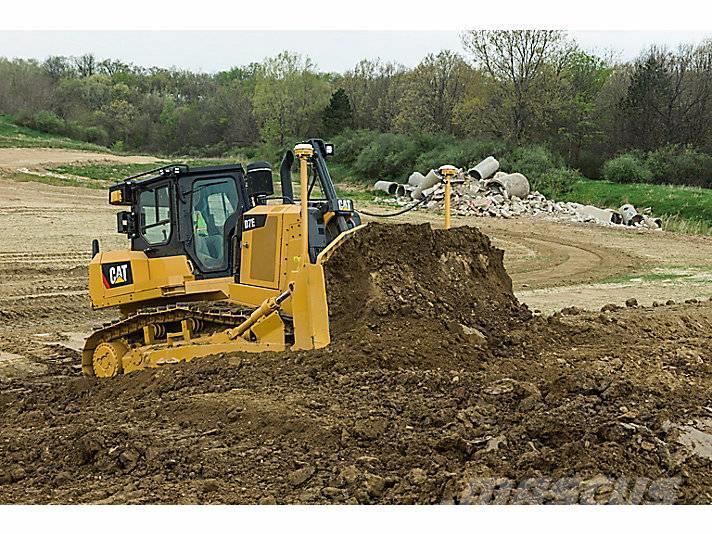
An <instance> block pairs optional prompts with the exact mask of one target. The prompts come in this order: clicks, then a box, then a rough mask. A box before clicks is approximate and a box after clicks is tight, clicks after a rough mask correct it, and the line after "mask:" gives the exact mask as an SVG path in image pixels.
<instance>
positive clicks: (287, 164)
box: [279, 150, 294, 204]
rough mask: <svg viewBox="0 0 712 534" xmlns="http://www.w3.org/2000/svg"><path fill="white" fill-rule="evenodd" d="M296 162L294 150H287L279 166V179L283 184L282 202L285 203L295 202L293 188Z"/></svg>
mask: <svg viewBox="0 0 712 534" xmlns="http://www.w3.org/2000/svg"><path fill="white" fill-rule="evenodd" d="M293 163H294V152H292V151H291V150H287V151H286V152H285V153H284V157H283V158H282V164H281V165H280V166H279V181H280V184H281V185H282V202H283V203H284V204H294V191H293V189H292V164H293Z"/></svg>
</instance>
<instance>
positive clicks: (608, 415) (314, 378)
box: [0, 150, 712, 503]
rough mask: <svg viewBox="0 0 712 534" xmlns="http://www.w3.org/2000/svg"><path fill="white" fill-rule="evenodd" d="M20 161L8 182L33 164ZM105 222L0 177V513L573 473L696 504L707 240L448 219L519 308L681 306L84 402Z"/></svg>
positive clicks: (285, 365) (39, 187)
mask: <svg viewBox="0 0 712 534" xmlns="http://www.w3.org/2000/svg"><path fill="white" fill-rule="evenodd" d="M5 152H6V151H4V150H0V166H2V165H3V163H2V162H3V161H4V160H3V159H2V158H6V161H9V160H7V158H8V157H10V156H8V155H7V154H6V153H5ZM26 152H28V153H27V154H24V153H23V154H24V155H23V156H22V157H23V158H25V159H21V160H20V159H16V160H12V161H11V162H10V163H9V164H10V165H17V166H20V165H26V166H29V165H35V164H36V165H40V164H41V163H42V162H43V158H45V156H44V155H43V154H44V153H45V151H43V150H28V151H26ZM34 152H37V153H39V154H37V155H34V156H33V155H31V154H29V153H34ZM62 152H64V151H62ZM81 154H82V155H85V154H86V153H81ZM99 156H101V159H105V158H106V155H104V154H101V155H97V157H99ZM62 157H63V156H62ZM71 157H74V156H67V158H69V159H68V160H66V161H76V160H72V159H71ZM32 158H34V159H32ZM20 161H21V163H20ZM30 161H34V162H35V163H29V162H30ZM62 161H65V160H62ZM26 162H27V163H26ZM57 162H58V160H57V159H55V157H54V156H53V163H57ZM6 165H8V163H6ZM115 211H116V209H115V208H113V207H111V206H109V205H108V204H107V203H106V193H105V192H103V191H96V190H87V189H83V188H78V187H54V186H48V185H44V184H38V183H31V182H23V183H18V182H13V181H8V180H3V179H0V325H1V326H0V414H2V422H0V452H1V453H2V454H0V457H1V458H2V459H0V502H117V503H118V502H381V503H387V502H424V503H425V502H453V501H456V502H457V501H460V502H467V497H466V496H464V497H463V495H464V492H465V488H466V486H467V483H468V482H467V481H472V480H481V479H482V477H485V478H486V479H488V480H489V479H493V478H503V479H506V480H514V481H515V483H518V482H520V481H521V480H529V479H531V478H532V477H534V478H537V477H538V478H541V477H545V478H554V479H556V478H559V477H567V476H568V477H581V479H583V480H585V482H586V483H587V484H591V480H594V481H595V480H596V477H599V479H600V478H601V477H603V479H604V481H605V480H606V479H607V480H614V479H615V480H617V479H619V478H620V477H621V476H626V477H628V479H630V480H633V479H634V478H635V477H638V478H640V477H643V478H646V477H647V479H656V480H657V479H661V478H662V479H665V480H667V479H674V480H675V481H676V482H675V483H676V484H677V485H678V486H679V488H680V489H679V491H678V493H677V500H678V502H696V503H701V502H704V503H710V502H712V495H711V493H712V491H711V490H710V487H711V486H710V484H711V480H712V479H711V477H712V472H711V467H710V456H711V455H712V451H711V450H710V446H711V445H712V441H710V440H711V439H712V438H710V433H709V432H710V430H709V428H710V416H711V415H712V405H711V404H710V396H709V392H710V390H711V389H710V388H712V381H711V380H710V377H711V376H712V375H711V374H710V360H711V358H712V305H710V304H708V303H704V304H695V303H689V304H683V303H682V302H683V301H684V300H686V299H698V300H703V299H704V300H706V299H707V298H709V297H710V296H712V284H711V282H710V280H711V279H710V273H712V239H709V238H702V237H695V236H682V235H674V234H668V233H665V232H635V231H621V230H610V229H604V228H600V227H595V226H585V225H574V224H561V223H553V222H549V221H545V220H534V219H514V220H502V219H479V218H476V219H475V218H473V219H456V224H458V225H459V224H467V225H474V226H477V227H478V228H480V229H481V230H482V231H483V232H484V233H485V234H487V235H489V236H490V237H491V239H492V242H493V244H494V245H495V246H498V247H501V248H503V249H504V250H505V256H504V264H505V266H506V268H507V271H508V272H509V274H510V275H511V277H512V281H513V288H514V291H515V294H516V295H517V297H518V298H519V299H520V300H521V301H522V302H524V303H526V304H528V305H529V307H530V309H532V310H536V309H538V310H542V311H543V312H545V313H549V312H552V311H554V310H558V309H561V308H565V307H570V306H576V307H578V308H583V309H587V310H598V309H599V308H600V307H601V306H602V305H603V304H606V303H617V304H619V305H622V304H623V302H624V301H625V300H626V299H627V298H630V297H635V298H637V299H638V301H639V302H640V303H641V304H643V305H645V306H650V305H651V304H652V302H653V301H654V300H655V301H658V302H665V301H667V300H669V299H673V300H675V301H676V302H677V303H678V304H676V305H670V306H661V307H657V308H639V309H633V310H623V311H620V312H617V313H612V314H609V313H607V314H599V313H598V312H597V311H596V312H595V313H585V312H584V313H579V312H578V311H577V310H574V311H573V312H572V313H573V314H565V315H560V314H557V315H555V316H554V318H552V319H545V318H535V319H534V320H533V321H534V322H533V323H532V324H531V325H530V326H526V327H521V326H519V325H517V326H516V327H515V326H512V332H513V333H512V334H511V335H509V336H498V337H497V340H495V339H494V338H493V339H490V346H491V347H492V348H491V350H490V349H488V350H487V351H484V352H483V351H481V350H480V349H474V348H473V349H467V350H465V352H464V353H460V354H459V356H458V351H459V349H458V348H457V347H458V346H459V345H458V343H460V342H462V341H463V339H464V338H463V337H462V336H463V334H462V332H460V333H459V334H456V335H455V341H454V343H455V344H454V345H453V341H450V342H449V343H448V341H447V340H443V339H442V336H439V337H438V340H439V341H438V345H437V346H438V350H439V351H440V354H441V355H442V359H441V360H433V361H430V360H427V361H421V360H420V359H419V357H418V356H417V355H414V356H413V357H412V359H411V360H409V359H408V358H410V357H408V358H406V359H405V360H402V361H401V359H400V358H403V357H405V355H406V354H410V352H411V350H410V349H408V348H407V347H408V342H406V341H405V340H402V339H400V338H393V342H394V343H395V345H393V346H392V347H391V349H386V348H384V347H380V348H379V346H378V342H377V339H378V338H374V341H373V342H371V341H368V342H366V341H364V343H365V344H363V343H362V344H360V345H358V346H354V347H353V349H352V348H350V347H351V346H350V345H346V344H343V345H339V344H337V345H335V348H334V351H335V352H334V353H333V357H334V358H335V360H334V361H335V362H336V363H333V365H332V364H329V365H330V366H329V367H327V366H326V363H325V361H327V360H328V359H329V358H331V357H332V356H330V354H332V353H330V352H327V353H324V354H320V355H316V356H309V355H308V354H307V355H303V356H302V355H300V356H297V357H292V356H290V355H288V354H287V355H265V356H264V357H260V358H258V359H256V358H255V357H254V356H253V357H251V358H248V359H241V358H239V357H233V358H230V359H229V362H230V365H228V366H226V365H225V364H224V363H221V362H219V361H216V359H208V360H206V361H205V362H201V363H199V364H195V366H194V367H191V366H184V365H181V366H178V367H176V368H175V369H161V370H159V371H149V372H146V373H145V374H144V376H142V377H124V378H120V379H117V380H114V381H109V382H111V383H110V384H100V383H97V382H96V381H94V380H90V379H84V378H81V377H79V366H78V364H79V360H78V352H77V349H78V347H79V346H81V344H82V337H83V335H84V334H86V333H87V332H88V331H89V330H90V329H91V326H92V325H93V324H96V323H100V322H102V321H103V320H106V318H108V317H110V316H111V312H92V311H91V310H90V308H89V304H88V299H87V296H86V291H85V286H86V267H85V266H86V264H87V262H88V261H89V258H90V242H91V239H93V238H95V237H98V238H99V239H100V240H101V244H102V247H103V248H106V249H109V248H119V247H123V246H126V241H125V238H124V236H120V235H118V234H116V233H115V217H114V213H115ZM403 219H405V221H404V222H423V221H430V222H432V223H433V226H438V225H439V224H440V219H439V217H437V216H434V215H425V214H422V213H417V214H409V215H408V216H407V217H404V218H403ZM453 298H455V297H453ZM446 308H447V307H446ZM552 321H553V323H552ZM552 324H553V326H551V325H552ZM503 326H506V325H503ZM374 328H375V327H374ZM522 328H526V330H522ZM380 335H381V334H380V333H379V334H378V336H380ZM384 335H385V333H384ZM419 335H420V334H413V333H410V334H409V336H410V340H411V341H412V339H413V337H414V336H415V337H418V336H419ZM423 336H424V335H423ZM457 336H459V337H457ZM363 339H365V340H368V339H370V338H369V337H368V330H367V331H366V334H364V336H363ZM458 340H459V341H458ZM527 340H530V341H527ZM532 340H533V341H532ZM401 343H402V346H401V345H400V344H401ZM440 343H442V346H440V345H439V344H440ZM374 346H375V347H376V348H374ZM507 347H509V348H507ZM351 350H353V361H361V360H362V359H364V358H365V359H366V360H365V361H366V363H364V365H363V366H361V367H357V366H354V365H352V364H351V363H348V362H351V361H352V358H351V356H350V354H345V353H344V351H346V352H347V353H348V352H349V351H351ZM389 350H391V352H390V353H389ZM393 351H395V352H393ZM478 351H479V352H478ZM378 354H380V355H381V359H378V358H376V356H377V355H378ZM389 354H390V356H389ZM463 354H464V355H463ZM346 356H348V358H346ZM465 356H467V357H465ZM454 357H457V358H456V361H452V358H454ZM319 358H322V360H319ZM342 358H346V359H344V360H343V361H344V362H347V363H340V362H342ZM359 358H360V359H359ZM369 358H370V359H369ZM388 358H391V359H390V360H389V359H388ZM371 360H373V361H371ZM389 362H390V363H389ZM394 362H397V363H394ZM193 371H195V373H194V372H193ZM458 383H459V385H458ZM89 429H96V432H94V433H90V434H87V432H89ZM58 440H59V441H58ZM604 495H606V496H607V495H609V494H604ZM606 498H607V497H606ZM580 500H582V499H580Z"/></svg>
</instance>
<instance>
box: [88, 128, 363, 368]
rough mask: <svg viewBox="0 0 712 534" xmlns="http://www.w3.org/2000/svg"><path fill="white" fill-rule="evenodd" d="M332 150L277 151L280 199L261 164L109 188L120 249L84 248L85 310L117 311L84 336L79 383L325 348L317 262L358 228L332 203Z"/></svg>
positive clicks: (174, 170)
mask: <svg viewBox="0 0 712 534" xmlns="http://www.w3.org/2000/svg"><path fill="white" fill-rule="evenodd" d="M333 153H334V147H333V145H331V144H328V143H325V142H324V141H323V140H321V139H309V140H308V141H306V142H304V143H300V144H298V145H296V147H295V148H294V150H293V151H292V150H289V151H287V152H286V154H285V156H284V158H283V160H282V164H281V167H280V183H281V192H280V194H279V195H278V196H275V194H274V186H273V179H272V169H271V167H270V165H269V164H268V163H266V162H256V163H252V164H250V165H247V167H246V168H243V166H242V165H239V164H235V165H221V166H214V167H201V168H191V167H188V166H186V165H171V166H167V167H162V168H160V169H155V170H153V171H149V172H147V173H143V174H140V175H136V176H133V177H130V178H127V179H126V180H124V181H122V182H120V183H118V184H116V185H114V186H112V187H111V188H110V190H109V202H110V203H111V204H113V205H119V206H127V207H128V209H127V210H126V211H122V212H120V213H118V214H117V226H118V231H119V232H121V233H125V234H127V236H128V238H129V240H130V249H129V250H112V251H106V252H102V251H100V250H99V243H98V241H96V240H95V241H94V242H93V244H92V249H93V258H92V260H91V263H90V264H89V295H90V298H91V302H92V306H93V308H95V309H99V308H107V307H118V308H119V310H120V312H121V313H120V318H118V319H117V320H115V321H113V322H110V323H106V324H104V325H103V326H102V327H101V328H98V329H97V330H95V331H94V332H93V333H92V334H91V335H90V336H89V337H88V338H87V341H86V344H85V346H84V350H83V353H82V369H83V372H84V374H86V375H89V376H97V377H113V376H116V375H119V374H121V373H128V372H132V371H135V370H139V369H144V368H147V367H157V366H160V365H163V364H168V363H175V362H180V361H187V360H190V359H192V358H196V357H202V356H208V355H213V354H219V353H225V352H234V351H246V352H262V351H281V350H285V349H289V348H291V349H294V350H301V349H313V348H321V347H324V346H326V345H328V344H329V341H330V338H329V318H328V310H327V298H326V287H325V279H324V268H323V265H324V262H325V261H326V260H327V259H328V258H329V256H330V255H331V254H333V252H334V251H335V250H336V249H337V247H338V246H339V244H340V243H342V242H343V240H345V239H348V237H349V235H351V234H352V233H353V232H356V231H357V230H358V228H359V227H360V225H361V221H360V217H359V215H358V213H357V212H355V211H354V207H353V203H352V201H351V200H349V199H341V198H338V196H337V194H336V190H335V188H334V184H333V181H332V179H331V176H330V174H329V170H328V168H327V165H326V159H327V158H328V157H329V156H330V155H332V154H333ZM295 158H296V160H297V161H298V163H299V175H300V194H299V197H298V199H295V198H294V195H293V187H292V176H291V170H292V166H293V164H294V162H295ZM319 190H320V191H321V193H322V195H320V196H318V197H317V195H319V193H318V191H319Z"/></svg>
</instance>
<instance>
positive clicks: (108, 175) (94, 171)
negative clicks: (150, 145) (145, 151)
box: [48, 163, 162, 182]
mask: <svg viewBox="0 0 712 534" xmlns="http://www.w3.org/2000/svg"><path fill="white" fill-rule="evenodd" d="M161 165H162V164H161V163H104V164H96V163H92V164H86V165H81V164H77V165H60V166H58V167H52V168H50V169H48V170H49V171H51V172H56V173H58V174H69V175H73V176H83V177H85V178H90V179H92V180H104V181H111V182H118V181H120V180H123V179H124V178H126V177H128V176H132V175H134V174H138V173H141V172H145V171H150V170H151V169H155V168H157V167H160V166H161Z"/></svg>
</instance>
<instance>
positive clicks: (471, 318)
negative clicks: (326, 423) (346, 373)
mask: <svg viewBox="0 0 712 534" xmlns="http://www.w3.org/2000/svg"><path fill="white" fill-rule="evenodd" d="M503 256H504V253H503V251H502V250H499V249H497V248H495V247H493V246H492V245H491V243H490V240H489V238H488V237H487V236H486V235H484V234H483V233H482V232H480V231H479V230H478V229H477V228H474V227H467V226H463V227H459V228H455V229H452V230H449V231H445V230H435V229H433V228H432V227H431V226H430V225H429V224H421V225H412V224H369V225H368V226H366V227H365V228H364V229H362V230H360V231H358V232H356V233H355V234H354V236H353V237H351V238H350V239H349V240H347V241H346V242H345V243H343V244H342V245H341V247H340V248H339V250H338V253H337V254H334V255H333V256H332V257H331V258H330V259H329V261H328V262H327V263H326V265H325V271H326V281H327V296H328V301H329V316H330V317H329V322H330V330H331V335H332V341H333V343H334V347H335V348H339V349H348V348H354V347H356V348H361V349H365V351H366V352H367V353H373V354H377V356H378V358H379V360H380V363H381V364H386V365H387V366H396V367H397V366H400V365H403V364H408V365H414V364H417V363H418V362H421V363H429V364H434V365H441V366H443V367H446V368H450V367H453V366H455V367H458V366H462V365H463V364H465V365H466V364H467V361H465V360H464V359H463V358H461V357H457V356H455V355H454V354H453V352H452V351H449V350H445V351H443V349H447V348H448V347H449V346H450V343H452V344H457V345H460V346H461V347H462V348H463V350H464V352H466V353H468V354H470V355H471V354H473V353H479V352H481V351H480V350H478V347H482V346H483V345H485V344H489V346H490V348H492V347H497V346H499V345H500V340H501V339H502V336H503V335H505V334H506V332H508V331H510V330H511V329H512V328H516V327H519V326H521V325H522V324H524V323H526V322H527V321H528V320H529V319H531V313H530V312H529V310H528V308H527V307H526V306H524V305H522V304H520V303H519V302H518V301H517V299H516V298H515V296H514V294H513V293H512V280H511V279H510V277H509V275H508V274H507V272H506V271H505V269H504V264H503ZM404 343H405V344H406V346H405V347H404ZM443 344H444V345H443ZM404 349H405V350H404ZM337 352H338V351H337ZM342 352H343V351H342ZM460 352H461V356H465V355H464V354H462V352H463V351H460ZM349 358H351V356H349ZM358 364H359V365H363V364H364V362H363V361H359V362H358Z"/></svg>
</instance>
